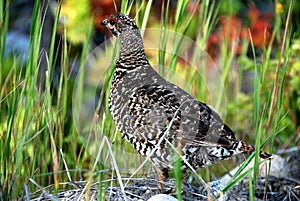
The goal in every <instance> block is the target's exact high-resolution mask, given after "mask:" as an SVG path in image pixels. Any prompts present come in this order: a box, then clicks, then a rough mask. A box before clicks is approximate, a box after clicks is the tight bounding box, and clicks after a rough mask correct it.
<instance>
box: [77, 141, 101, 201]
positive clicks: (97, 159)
mask: <svg viewBox="0 0 300 201" xmlns="http://www.w3.org/2000/svg"><path fill="white" fill-rule="evenodd" d="M103 147H104V140H102V142H101V144H100V147H99V150H98V154H97V157H96V160H95V163H94V166H93V168H92V170H91V171H92V172H94V170H95V168H96V165H97V163H98V161H99V158H100V154H101V151H102V149H103ZM88 185H89V181H87V184H86V185H85V186H84V188H83V189H82V191H81V193H80V195H79V197H78V199H77V200H78V201H79V200H80V199H81V197H82V196H83V193H84V192H85V191H86V189H87V187H88Z"/></svg>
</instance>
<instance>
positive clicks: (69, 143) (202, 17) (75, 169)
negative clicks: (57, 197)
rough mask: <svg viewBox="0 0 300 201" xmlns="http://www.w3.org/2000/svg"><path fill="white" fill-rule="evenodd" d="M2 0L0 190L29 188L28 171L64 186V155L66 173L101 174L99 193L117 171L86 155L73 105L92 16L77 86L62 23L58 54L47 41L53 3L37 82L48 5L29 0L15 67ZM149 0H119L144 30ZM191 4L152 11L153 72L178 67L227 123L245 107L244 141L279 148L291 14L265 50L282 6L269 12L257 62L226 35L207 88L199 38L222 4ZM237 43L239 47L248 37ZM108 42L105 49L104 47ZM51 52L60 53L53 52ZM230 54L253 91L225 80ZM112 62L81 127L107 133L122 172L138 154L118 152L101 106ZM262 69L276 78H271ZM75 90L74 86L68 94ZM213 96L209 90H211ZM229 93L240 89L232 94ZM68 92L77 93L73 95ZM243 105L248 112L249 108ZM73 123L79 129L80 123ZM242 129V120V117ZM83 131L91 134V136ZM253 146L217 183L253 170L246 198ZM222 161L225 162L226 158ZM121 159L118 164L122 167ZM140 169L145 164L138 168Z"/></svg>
mask: <svg viewBox="0 0 300 201" xmlns="http://www.w3.org/2000/svg"><path fill="white" fill-rule="evenodd" d="M9 2H10V1H8V0H6V1H1V2H0V24H1V29H0V41H1V43H0V64H1V68H0V84H1V89H0V90H1V93H0V150H1V152H0V153H1V154H0V190H1V189H3V190H2V192H3V199H4V200H16V199H17V198H20V197H22V196H25V194H26V193H28V192H26V191H25V190H24V189H27V188H28V189H29V191H30V192H34V191H36V190H39V187H37V186H36V185H35V184H34V183H32V182H30V181H29V178H30V179H32V180H34V181H35V182H36V183H38V184H39V185H40V186H43V187H45V186H47V185H50V184H54V187H55V190H56V191H58V190H59V189H62V188H67V186H63V185H62V184H61V183H62V182H64V181H69V178H68V177H67V174H66V173H65V170H66V166H65V165H64V163H63V161H65V162H67V166H68V169H69V172H71V176H72V178H71V179H73V180H79V179H81V178H82V177H83V178H84V179H87V180H88V182H92V181H94V180H97V181H99V183H100V184H101V185H100V186H99V190H100V193H99V199H100V200H101V199H104V196H103V194H104V192H103V191H102V190H103V189H104V187H105V186H106V185H109V184H108V183H104V182H103V181H104V180H105V179H107V178H110V177H113V176H114V174H115V173H114V172H113V171H112V172H111V174H112V175H109V174H105V173H104V169H105V168H106V169H108V168H109V167H112V166H113V165H111V160H110V159H109V158H108V157H107V155H106V154H107V153H106V152H105V151H103V153H101V156H99V157H100V159H99V160H100V161H101V162H100V163H96V162H97V161H98V159H95V158H94V157H93V156H91V155H89V153H90V152H88V151H89V150H88V147H86V146H84V145H83V144H84V143H83V142H82V141H81V140H80V139H81V137H82V136H80V134H78V130H76V129H77V126H78V125H76V122H78V121H80V120H81V119H80V111H82V109H84V108H82V107H84V100H83V99H84V98H83V97H84V96H85V92H86V91H85V88H84V87H85V85H86V80H85V79H88V77H87V71H86V60H87V58H88V56H89V52H90V51H91V49H90V41H91V40H90V39H91V37H92V33H93V24H92V22H91V24H89V25H87V35H86V40H85V42H84V44H83V48H82V51H81V52H80V65H79V66H80V67H79V72H78V76H77V80H76V81H77V83H76V87H74V80H72V79H70V71H69V66H70V63H71V60H70V58H69V53H70V49H69V48H70V47H69V46H68V44H67V34H68V33H67V31H66V29H64V33H63V34H62V40H61V41H60V42H61V47H62V51H61V52H62V53H61V55H58V53H57V51H56V49H55V41H56V40H57V38H56V37H57V36H56V31H57V26H58V23H59V17H60V5H59V6H57V8H56V10H55V12H54V16H55V18H54V19H55V20H54V25H53V32H52V36H51V38H50V39H49V40H50V49H49V52H48V53H47V54H46V61H47V72H46V78H45V90H37V88H38V87H39V86H37V83H38V69H39V67H40V65H41V55H42V54H41V53H42V50H41V48H40V47H41V37H42V30H43V26H44V21H45V14H43V13H44V12H42V11H41V10H42V7H43V8H45V9H46V10H47V9H48V7H49V5H41V2H40V1H35V5H34V9H33V13H32V25H31V32H30V45H29V49H28V60H27V63H26V66H25V67H22V66H21V64H20V63H19V62H18V59H17V57H4V51H5V48H6V47H5V40H6V36H7V34H8V17H9V10H8V6H9ZM153 2H154V1H144V0H143V1H129V2H127V1H122V3H121V11H120V12H122V13H130V14H131V16H132V17H134V15H133V12H132V10H135V14H136V18H135V20H136V21H137V24H138V25H139V27H141V30H142V34H143V35H144V36H145V37H147V33H146V32H145V33H144V31H145V30H146V28H147V27H152V24H154V23H156V22H152V21H150V19H151V15H152V14H153V13H154V12H155V11H153V9H152V7H153ZM195 5H197V6H195V9H194V10H192V11H188V9H189V8H188V1H178V3H177V7H176V11H175V13H174V15H173V16H172V15H171V12H170V10H169V7H170V1H164V4H163V7H162V13H161V18H160V19H158V21H159V22H158V23H159V26H160V27H161V32H160V33H159V34H157V35H156V37H157V40H158V39H159V40H160V41H159V44H158V47H157V50H158V51H157V54H155V56H154V57H151V56H150V57H149V59H150V63H153V62H155V61H158V66H159V67H158V69H157V70H158V72H160V73H161V74H162V75H166V74H167V73H168V72H171V76H170V77H168V78H170V80H171V81H173V82H175V83H176V79H175V78H174V77H175V75H176V74H180V73H182V77H184V78H185V81H186V83H187V85H188V86H189V87H190V88H191V89H192V90H191V91H189V92H190V93H191V94H192V95H194V96H195V97H196V98H198V99H199V100H201V101H203V102H209V103H210V104H212V105H213V106H214V107H215V108H216V109H217V110H218V111H219V112H221V113H222V114H225V112H224V111H226V113H228V116H226V117H227V118H226V120H227V124H229V125H230V127H231V128H232V129H233V130H235V131H240V129H239V128H238V126H236V125H239V123H238V122H239V121H240V119H239V115H240V114H237V113H242V114H244V116H246V120H247V122H248V124H250V127H251V129H249V130H244V131H243V132H244V133H247V135H248V137H247V141H249V143H250V144H254V143H255V145H256V147H257V148H258V149H259V148H263V149H265V150H267V151H270V152H273V150H276V149H277V148H280V144H281V143H282V141H284V140H287V139H288V137H289V136H291V135H292V134H286V137H283V138H280V139H277V138H276V137H277V136H278V135H280V134H282V133H283V132H284V131H283V130H284V129H285V128H286V127H288V126H289V124H286V125H287V126H286V125H285V123H284V122H286V121H291V119H290V118H291V117H290V116H289V114H287V112H285V111H286V105H287V104H288V103H287V101H288V100H286V99H284V95H285V90H286V89H285V87H286V85H285V83H286V81H287V80H286V75H287V74H288V72H289V69H290V64H289V60H290V56H291V55H290V52H289V46H288V44H289V42H290V40H291V35H290V33H289V32H288V30H289V24H286V25H285V29H286V30H287V31H286V32H285V35H284V37H285V41H286V42H285V43H283V44H282V46H281V47H283V48H282V51H281V53H280V58H277V57H275V58H273V57H272V56H271V53H272V51H277V52H278V51H279V50H278V48H277V47H276V44H277V43H278V41H276V38H279V37H280V34H281V30H280V27H281V26H282V21H281V19H280V16H277V18H276V20H275V26H274V29H273V32H272V33H273V35H272V37H271V41H270V43H269V45H266V48H265V49H264V51H263V55H262V56H263V58H264V59H263V62H262V63H258V62H257V61H256V58H254V61H252V60H249V59H248V58H247V56H246V53H245V52H244V53H242V54H241V55H240V57H236V55H235V54H234V51H233V50H230V45H229V44H228V43H226V42H224V44H222V50H221V56H220V58H221V61H222V62H221V65H218V64H215V65H214V67H216V69H217V71H218V73H219V75H218V76H219V77H218V78H219V79H220V80H219V81H218V83H222V86H217V87H219V88H217V89H219V90H214V93H215V94H210V93H211V91H210V89H212V88H209V87H211V86H207V85H209V84H212V82H211V80H209V78H207V77H205V76H206V75H209V74H208V73H207V69H206V66H207V65H208V64H209V63H212V61H211V59H210V58H208V56H204V57H203V55H204V53H205V48H206V44H207V40H208V38H209V36H210V34H211V33H212V31H213V30H214V28H215V27H214V26H215V24H216V23H217V18H218V15H219V9H220V4H218V3H215V1H212V2H211V1H208V0H205V1H201V2H200V1H197V2H195ZM5 6H6V7H5ZM196 9H198V10H196ZM289 13H290V10H289ZM167 30H172V31H174V32H176V33H177V34H175V35H174V36H175V37H173V36H170V32H168V31H167ZM185 37H191V38H192V39H193V40H194V42H195V44H196V46H195V47H194V48H193V50H192V51H193V52H192V54H187V56H186V57H185V59H186V58H187V59H188V64H182V63H181V62H180V59H182V58H180V55H181V51H182V49H184V48H185V47H183V44H184V40H185V39H186V38H185ZM170 39H171V41H172V45H173V47H174V49H173V50H172V53H171V54H170V53H168V52H167V46H168V45H170V44H169V43H170V42H169V41H170ZM244 46H245V47H246V46H247V44H245V45H244ZM107 48H108V49H109V47H107ZM228 50H230V51H228ZM252 50H253V51H254V47H252ZM108 51H111V52H113V55H114V56H115V54H117V50H116V49H113V50H108ZM253 55H255V52H253ZM58 58H61V60H59V59H58ZM235 60H238V61H237V63H239V64H240V68H241V69H240V70H239V71H238V72H243V71H245V70H246V68H244V66H250V67H249V68H250V69H251V70H253V71H254V73H255V76H254V93H253V94H248V95H245V94H242V93H241V92H240V91H239V90H232V88H231V86H232V85H233V83H234V81H235V80H233V78H232V76H231V74H232V73H233V72H234V69H233V67H232V63H233V62H234V61H235ZM274 60H275V61H276V62H277V64H276V65H274ZM282 60H283V61H282ZM112 63H113V62H112ZM99 65H100V64H99ZM55 66H60V74H59V77H58V78H59V79H58V85H57V87H55V86H53V79H54V78H53V77H54V75H55V72H54V70H55ZM113 68H114V66H113V65H112V66H111V68H109V69H107V70H106V71H105V75H99V77H100V76H103V78H101V79H103V80H102V81H103V83H101V87H102V91H101V93H99V94H96V95H97V96H101V97H100V101H99V102H97V105H96V107H95V116H96V117H97V118H98V119H97V122H96V125H95V127H94V128H93V129H91V128H89V129H90V130H88V132H90V133H91V135H92V134H94V135H95V136H96V137H98V138H100V137H99V135H97V134H98V133H97V132H99V133H102V134H104V136H105V137H107V138H108V139H109V140H110V142H112V143H114V144H113V148H115V149H116V150H112V151H113V153H114V154H115V156H114V158H115V159H118V160H117V161H116V162H117V164H118V168H119V169H120V170H121V174H123V175H124V177H127V176H130V175H131V174H132V172H131V171H129V170H128V169H130V168H131V167H132V166H133V167H136V163H137V159H136V158H134V159H132V158H129V157H126V153H125V152H127V153H128V152H129V153H131V152H133V150H132V148H131V146H130V145H129V144H128V143H126V142H122V140H121V139H120V134H119V133H118V131H117V129H116V126H115V125H114V122H113V121H112V118H111V116H110V113H109V111H108V104H107V102H108V100H107V98H108V92H109V88H110V82H111V79H112V73H113ZM7 69H9V70H7ZM216 69H215V70H216ZM215 72H216V71H215ZM274 75H275V77H276V79H275V77H274ZM237 76H238V79H239V80H240V79H242V75H241V74H238V75H237ZM269 77H271V78H274V79H271V81H270V79H269ZM240 87H241V86H240V83H239V85H238V86H237V89H240ZM73 90H74V91H73ZM73 93H75V94H76V95H75V96H74V97H73ZM212 96H214V97H213V98H212ZM233 96H237V97H238V98H232V97H233ZM241 96H243V97H245V96H246V98H245V99H246V101H242V103H243V104H244V105H242V106H241V103H240V100H241V99H239V97H241ZM74 98H75V99H76V101H74V102H72V100H74ZM226 100H228V101H230V103H228V104H225V103H224V101H225V102H226ZM275 100H277V101H275ZM71 102H72V103H71ZM71 104H74V105H75V106H74V105H73V108H74V107H75V108H76V109H77V112H79V113H76V111H72V112H73V113H71V112H70V110H71V109H70V108H71ZM249 108H250V109H249ZM223 112H224V113H223ZM70 113H71V114H70ZM249 113H251V114H250V115H249ZM233 114H234V115H233ZM275 114H276V115H275ZM224 117H225V115H224ZM74 122H75V123H74ZM249 122H250V123H249ZM80 129H81V128H80ZM80 129H79V132H80V131H81V130H80ZM244 129H247V128H246V127H244ZM83 130H84V128H83ZM287 130H288V131H291V130H293V128H287ZM89 136H90V135H89ZM237 137H239V138H242V135H241V134H240V133H239V132H237ZM98 138H95V139H98ZM86 140H87V141H88V142H89V143H91V144H92V142H91V141H93V138H90V139H86ZM102 140H103V139H102ZM100 142H102V141H100ZM96 144H97V143H96ZM98 146H99V144H98V145H97V146H96V147H92V148H94V149H95V150H98V148H99V147H98ZM60 150H62V152H63V153H64V158H63V157H62V155H61V154H60ZM103 150H104V148H103ZM258 154H259V152H258V151H257V152H255V154H253V155H251V156H250V157H249V158H248V159H247V160H246V161H245V162H244V165H242V166H241V168H240V169H239V171H238V172H237V173H236V175H235V176H234V179H233V181H232V182H231V183H230V184H228V185H227V186H226V187H225V189H224V190H223V192H226V191H228V190H229V189H230V188H232V187H233V186H234V185H235V184H237V183H238V181H240V180H242V179H243V178H244V177H246V176H251V175H252V173H253V172H254V174H253V175H254V176H253V178H251V179H250V180H249V182H250V189H249V193H250V195H251V196H252V199H253V197H254V193H255V182H256V180H257V173H258V169H259V161H258ZM253 158H255V159H254V160H255V166H254V167H253V168H252V169H249V170H248V171H246V172H243V173H242V174H240V173H241V172H242V171H243V170H244V169H245V167H246V165H247V164H249V163H250V161H251V160H252V159H253ZM138 160H141V161H140V164H143V161H144V158H140V159H138ZM231 162H232V161H231ZM104 163H105V164H104ZM181 163H182V161H179V163H178V164H176V168H175V171H174V177H175V180H176V184H177V197H178V199H179V200H181V199H182V196H181V182H182V179H181V171H180V169H181ZM224 164H229V163H226V162H224ZM105 165H106V166H105ZM146 166H147V165H146ZM114 167H115V166H114ZM147 167H149V166H147ZM218 168H219V169H217V170H213V168H207V169H206V170H204V171H199V174H200V175H201V176H202V177H203V178H204V179H205V180H207V181H209V180H211V179H212V178H214V177H217V176H220V175H219V174H218V172H223V171H224V169H222V168H220V167H218ZM123 169H125V171H122V170H123ZM88 170H90V171H88ZM92 170H93V171H92ZM144 170H145V171H146V173H145V175H143V176H148V175H149V172H147V170H148V169H147V168H144ZM140 172H142V173H144V172H143V171H140ZM207 172H209V176H210V177H209V176H207V177H208V178H207V177H206V176H205V175H206V173H207ZM123 175H122V176H123ZM215 175H217V176H215ZM102 182H103V183H102ZM112 183H113V181H112ZM251 186H252V187H253V188H251ZM102 187H103V188H102Z"/></svg>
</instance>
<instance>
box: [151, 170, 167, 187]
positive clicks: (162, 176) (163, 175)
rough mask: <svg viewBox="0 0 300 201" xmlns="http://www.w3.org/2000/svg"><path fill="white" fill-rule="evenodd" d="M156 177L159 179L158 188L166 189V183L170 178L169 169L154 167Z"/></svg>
mask: <svg viewBox="0 0 300 201" xmlns="http://www.w3.org/2000/svg"><path fill="white" fill-rule="evenodd" d="M154 169H155V173H156V177H157V180H158V181H157V186H158V188H159V189H160V190H163V189H164V183H165V182H166V181H167V178H168V176H169V175H168V169H167V168H161V167H157V166H155V165H154Z"/></svg>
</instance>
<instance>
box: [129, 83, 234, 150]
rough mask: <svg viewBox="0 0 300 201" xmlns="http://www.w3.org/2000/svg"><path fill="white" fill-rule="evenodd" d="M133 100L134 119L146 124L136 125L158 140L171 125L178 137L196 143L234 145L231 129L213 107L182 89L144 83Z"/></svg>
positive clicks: (139, 129)
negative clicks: (141, 126)
mask: <svg viewBox="0 0 300 201" xmlns="http://www.w3.org/2000/svg"><path fill="white" fill-rule="evenodd" d="M174 91H176V92H174ZM132 100H133V101H132V102H133V103H134V104H132V105H131V107H130V110H131V111H130V112H131V113H132V114H138V115H133V116H136V117H137V118H138V119H135V122H136V120H137V122H139V121H140V123H136V124H139V125H143V129H141V128H137V131H139V134H140V133H144V134H142V135H151V137H152V138H153V137H154V136H155V138H156V139H157V138H160V137H161V136H162V135H163V133H164V131H166V130H167V129H168V128H171V129H170V130H171V133H172V132H173V135H175V136H174V137H175V138H176V139H178V140H182V142H183V143H184V144H186V145H193V146H231V144H232V141H234V140H235V136H234V133H233V132H232V130H231V129H230V128H229V127H228V126H227V125H225V124H224V123H223V121H222V120H221V118H220V116H219V115H218V114H217V113H216V111H215V110H214V109H213V108H212V107H211V106H209V105H206V104H204V103H201V102H199V101H197V100H196V99H194V98H192V97H191V96H190V95H188V94H187V93H186V92H184V91H182V90H181V89H179V88H177V90H173V89H170V87H169V88H166V87H165V86H164V85H157V84H151V85H145V86H141V87H140V88H139V89H138V90H137V91H136V93H135V95H134V97H133V98H132ZM141 131H143V132H141ZM137 134H138V133H137ZM151 137H150V139H151ZM174 137H173V138H174ZM145 138H147V139H149V136H147V137H145Z"/></svg>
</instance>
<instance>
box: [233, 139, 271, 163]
mask: <svg viewBox="0 0 300 201" xmlns="http://www.w3.org/2000/svg"><path fill="white" fill-rule="evenodd" d="M239 150H240V151H241V152H243V153H245V154H247V155H250V154H251V153H252V152H254V151H255V148H254V147H253V146H251V145H249V144H247V143H246V142H241V143H240V147H239ZM271 156H272V155H271V154H269V153H267V152H264V151H262V150H261V151H260V152H259V157H261V158H263V159H267V158H270V157H271Z"/></svg>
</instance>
